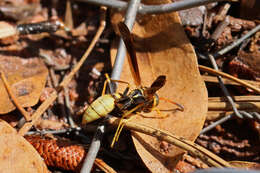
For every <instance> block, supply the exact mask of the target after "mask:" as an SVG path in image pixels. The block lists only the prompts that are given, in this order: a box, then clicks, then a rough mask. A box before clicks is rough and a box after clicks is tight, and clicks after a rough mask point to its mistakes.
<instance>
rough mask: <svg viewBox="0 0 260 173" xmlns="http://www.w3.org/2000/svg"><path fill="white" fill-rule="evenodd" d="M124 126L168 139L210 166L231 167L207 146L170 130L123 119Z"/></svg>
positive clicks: (111, 121)
mask: <svg viewBox="0 0 260 173" xmlns="http://www.w3.org/2000/svg"><path fill="white" fill-rule="evenodd" d="M118 122H119V120H118V118H115V117H113V118H111V119H110V121H109V123H111V124H113V125H116V124H118ZM123 123H124V125H125V126H124V127H126V128H128V129H130V130H134V131H137V132H141V133H144V134H147V135H150V136H153V137H156V138H157V139H160V140H162V141H166V142H168V143H170V144H173V145H175V146H177V147H180V148H182V149H184V150H186V151H188V152H189V153H190V154H192V155H194V156H196V157H199V158H200V159H201V160H203V161H204V162H205V163H207V164H208V165H210V166H214V167H231V165H230V164H229V163H228V162H226V161H225V160H223V159H221V158H220V157H218V156H216V155H215V154H213V153H211V152H210V151H208V150H206V149H205V148H203V147H201V146H199V145H197V144H194V143H193V142H191V141H188V140H185V139H183V138H181V137H178V136H176V135H173V134H170V133H169V132H166V131H162V130H159V129H155V128H153V127H149V126H146V125H142V124H139V123H136V122H131V121H127V120H125V119H123Z"/></svg>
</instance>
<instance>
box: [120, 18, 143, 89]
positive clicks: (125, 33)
mask: <svg viewBox="0 0 260 173" xmlns="http://www.w3.org/2000/svg"><path fill="white" fill-rule="evenodd" d="M118 28H119V31H120V34H121V37H122V39H123V40H124V43H125V46H126V49H127V52H128V56H127V58H128V63H129V66H130V70H131V73H132V76H133V78H134V82H135V85H136V86H138V87H139V86H140V85H141V78H140V73H139V68H138V64H137V59H136V51H135V48H134V45H133V36H132V35H131V33H130V31H129V29H128V27H127V26H126V25H125V24H124V23H123V22H120V23H119V24H118Z"/></svg>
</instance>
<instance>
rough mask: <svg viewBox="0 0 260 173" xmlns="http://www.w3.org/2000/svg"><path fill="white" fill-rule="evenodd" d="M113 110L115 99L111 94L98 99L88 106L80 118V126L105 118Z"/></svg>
mask: <svg viewBox="0 0 260 173" xmlns="http://www.w3.org/2000/svg"><path fill="white" fill-rule="evenodd" d="M114 108H115V99H114V97H113V96H112V95H111V94H105V95H103V96H100V97H98V98H97V99H96V100H95V101H94V102H92V103H91V105H89V107H88V108H87V110H86V111H85V113H84V115H83V117H82V124H87V123H90V122H92V121H95V120H97V119H99V118H101V117H105V116H106V115H107V114H109V113H110V112H111V111H112V110H113V109H114Z"/></svg>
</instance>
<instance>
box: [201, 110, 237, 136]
mask: <svg viewBox="0 0 260 173" xmlns="http://www.w3.org/2000/svg"><path fill="white" fill-rule="evenodd" d="M233 116H234V114H230V115H228V116H225V117H222V118H221V119H219V120H217V121H215V122H214V123H212V124H210V125H209V126H207V127H205V128H203V129H202V130H201V132H200V134H203V133H206V132H207V131H209V130H211V129H214V128H215V127H216V126H217V125H220V124H222V123H224V122H226V121H227V120H230V119H231V118H232V117H233Z"/></svg>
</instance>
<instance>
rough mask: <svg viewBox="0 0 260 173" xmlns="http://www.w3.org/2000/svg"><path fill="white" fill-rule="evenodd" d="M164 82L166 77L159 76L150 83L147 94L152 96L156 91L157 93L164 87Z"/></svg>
mask: <svg viewBox="0 0 260 173" xmlns="http://www.w3.org/2000/svg"><path fill="white" fill-rule="evenodd" d="M165 82H166V76H165V75H160V76H158V77H157V79H155V81H154V82H153V83H152V85H151V86H150V88H148V89H147V94H149V95H154V93H155V92H156V91H158V90H159V89H160V88H162V87H163V86H164V85H165Z"/></svg>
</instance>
